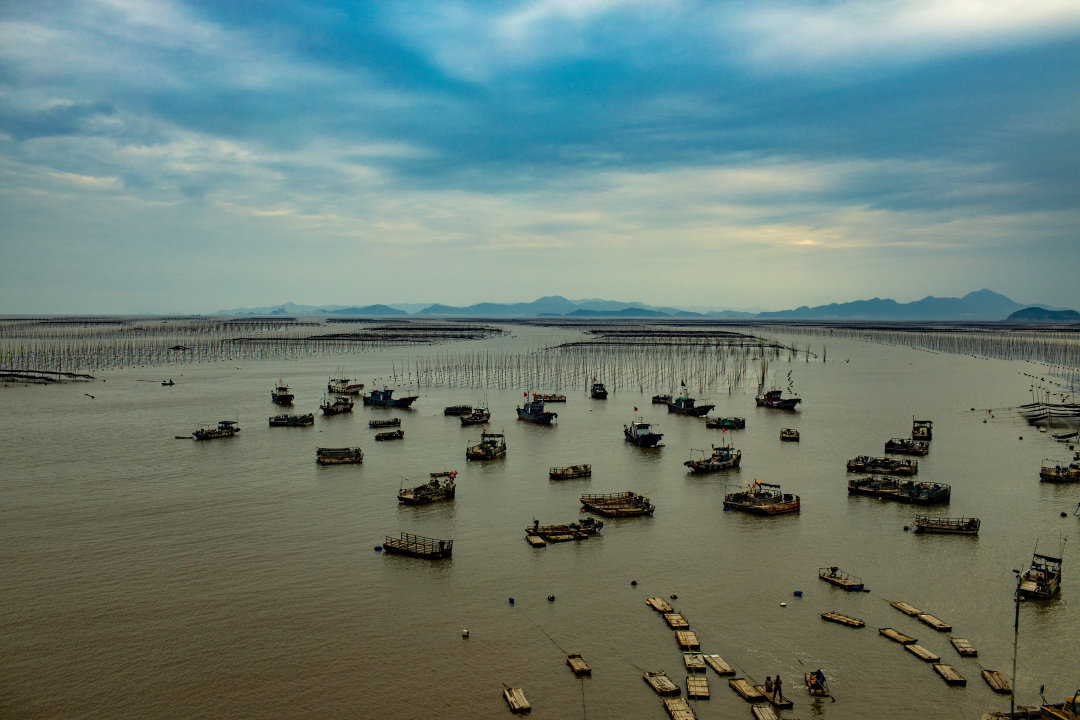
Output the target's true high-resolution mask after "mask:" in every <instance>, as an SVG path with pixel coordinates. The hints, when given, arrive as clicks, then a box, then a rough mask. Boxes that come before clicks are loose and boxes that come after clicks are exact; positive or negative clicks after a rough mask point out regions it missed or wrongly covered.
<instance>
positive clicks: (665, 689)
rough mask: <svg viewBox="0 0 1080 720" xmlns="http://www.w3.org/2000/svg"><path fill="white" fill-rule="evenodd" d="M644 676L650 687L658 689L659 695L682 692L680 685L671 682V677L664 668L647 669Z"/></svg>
mask: <svg viewBox="0 0 1080 720" xmlns="http://www.w3.org/2000/svg"><path fill="white" fill-rule="evenodd" d="M642 677H643V678H644V679H645V682H647V683H649V687H651V688H652V689H653V690H655V691H656V694H657V695H680V694H681V693H682V690H680V689H679V686H678V685H676V684H675V683H673V682H671V678H669V677H668V676H667V673H665V672H664V671H663V670H646V671H645V672H644V673H643V674H642Z"/></svg>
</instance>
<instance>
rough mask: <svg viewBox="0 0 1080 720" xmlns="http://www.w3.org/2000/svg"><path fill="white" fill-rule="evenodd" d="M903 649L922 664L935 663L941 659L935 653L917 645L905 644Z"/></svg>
mask: <svg viewBox="0 0 1080 720" xmlns="http://www.w3.org/2000/svg"><path fill="white" fill-rule="evenodd" d="M904 649H905V650H907V651H908V652H909V653H911V654H912V655H914V656H915V657H917V658H919V659H920V660H922V661H924V662H929V663H936V662H940V660H941V657H940V656H938V655H937V654H936V653H933V652H931V651H929V650H927V649H926V648H924V647H923V646H922V645H920V644H918V643H906V644H905V645H904Z"/></svg>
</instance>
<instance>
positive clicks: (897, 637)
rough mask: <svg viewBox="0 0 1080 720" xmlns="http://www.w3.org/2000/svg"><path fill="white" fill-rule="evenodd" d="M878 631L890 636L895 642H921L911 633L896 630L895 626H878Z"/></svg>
mask: <svg viewBox="0 0 1080 720" xmlns="http://www.w3.org/2000/svg"><path fill="white" fill-rule="evenodd" d="M878 632H879V633H880V634H882V635H884V636H885V637H887V638H889V639H890V640H892V641H893V642H898V643H900V644H901V645H911V644H912V643H916V642H919V641H918V640H916V639H915V638H913V637H911V636H910V635H905V634H904V633H902V632H900V631H899V630H894V629H893V628H878Z"/></svg>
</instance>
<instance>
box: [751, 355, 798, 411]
mask: <svg viewBox="0 0 1080 720" xmlns="http://www.w3.org/2000/svg"><path fill="white" fill-rule="evenodd" d="M766 369H767V368H766V366H765V361H764V360H762V363H761V377H760V378H758V389H757V395H756V396H755V397H754V402H755V404H757V406H758V407H764V408H772V409H774V410H795V409H796V406H797V405H798V404H799V403H801V402H802V398H801V397H799V396H798V395H794V394H792V395H784V391H783V390H781V389H779V388H776V387H773V388H771V389H769V390H766V389H765V373H766ZM790 378H791V374H790V373H788V382H789V385H790ZM788 389H789V390H790V387H789V388H788Z"/></svg>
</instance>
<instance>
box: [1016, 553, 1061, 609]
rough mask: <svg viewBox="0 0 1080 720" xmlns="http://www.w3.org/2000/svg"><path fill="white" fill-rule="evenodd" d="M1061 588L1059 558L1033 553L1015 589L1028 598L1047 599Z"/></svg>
mask: <svg viewBox="0 0 1080 720" xmlns="http://www.w3.org/2000/svg"><path fill="white" fill-rule="evenodd" d="M1060 590H1061V558H1059V557H1052V556H1050V555H1041V554H1039V553H1035V554H1034V555H1032V556H1031V565H1030V566H1029V567H1028V569H1027V570H1025V571H1024V572H1023V574H1022V575H1021V576H1020V584H1019V585H1017V588H1016V591H1017V592H1018V593H1020V596H1021V597H1024V598H1028V599H1029V600H1049V599H1050V598H1052V597H1053V596H1054V595H1057V594H1058V592H1059V591H1060Z"/></svg>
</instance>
